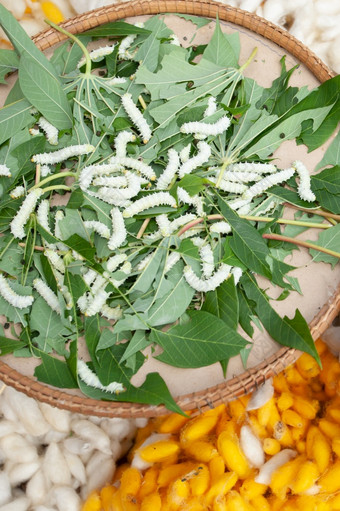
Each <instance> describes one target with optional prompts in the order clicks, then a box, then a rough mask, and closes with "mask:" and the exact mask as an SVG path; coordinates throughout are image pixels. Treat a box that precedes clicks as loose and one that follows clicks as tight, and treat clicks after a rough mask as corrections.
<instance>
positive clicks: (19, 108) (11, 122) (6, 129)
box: [0, 4, 33, 144]
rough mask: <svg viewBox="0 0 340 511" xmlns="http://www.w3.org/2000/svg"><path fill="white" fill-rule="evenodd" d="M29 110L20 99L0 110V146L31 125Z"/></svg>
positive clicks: (25, 102) (29, 106)
mask: <svg viewBox="0 0 340 511" xmlns="http://www.w3.org/2000/svg"><path fill="white" fill-rule="evenodd" d="M0 7H1V4H0ZM31 108H32V105H31V103H29V102H28V101H27V100H26V99H21V100H19V101H16V102H15V103H10V104H9V105H7V106H4V107H2V108H0V144H3V142H6V140H8V139H10V138H11V137H13V136H14V135H15V134H16V133H18V132H19V131H20V130H22V129H23V128H25V127H26V126H28V125H29V124H31V123H32V121H33V117H32V116H31V114H30V110H31Z"/></svg>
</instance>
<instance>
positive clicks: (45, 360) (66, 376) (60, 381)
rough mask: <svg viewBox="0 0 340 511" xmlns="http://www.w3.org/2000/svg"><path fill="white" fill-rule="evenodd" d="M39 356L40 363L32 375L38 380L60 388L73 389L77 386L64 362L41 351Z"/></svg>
mask: <svg viewBox="0 0 340 511" xmlns="http://www.w3.org/2000/svg"><path fill="white" fill-rule="evenodd" d="M40 356H41V361H42V363H41V364H40V365H39V366H38V367H36V368H35V370H34V376H36V377H37V378H38V380H39V381H41V382H43V383H47V384H48V385H53V387H59V388H60V389H75V388H77V387H78V385H77V382H76V380H75V379H74V377H73V374H72V372H71V371H70V369H69V367H68V365H67V364H66V363H65V362H62V361H61V360H58V359H57V358H55V357H52V356H51V355H47V354H46V353H43V352H41V353H40Z"/></svg>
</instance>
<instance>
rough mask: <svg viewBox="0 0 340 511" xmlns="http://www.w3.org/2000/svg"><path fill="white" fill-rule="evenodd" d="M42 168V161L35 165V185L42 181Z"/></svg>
mask: <svg viewBox="0 0 340 511" xmlns="http://www.w3.org/2000/svg"><path fill="white" fill-rule="evenodd" d="M40 170H41V165H40V163H37V166H36V167H35V185H38V184H39V182H40Z"/></svg>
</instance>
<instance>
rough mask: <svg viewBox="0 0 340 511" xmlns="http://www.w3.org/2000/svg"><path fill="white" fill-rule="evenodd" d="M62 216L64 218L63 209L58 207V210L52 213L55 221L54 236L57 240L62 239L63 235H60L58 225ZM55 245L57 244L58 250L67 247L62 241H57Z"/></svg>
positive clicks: (66, 248)
mask: <svg viewBox="0 0 340 511" xmlns="http://www.w3.org/2000/svg"><path fill="white" fill-rule="evenodd" d="M63 218H65V215H64V213H63V211H62V210H61V209H58V211H57V212H56V214H55V215H54V221H55V224H54V236H55V237H56V238H58V239H59V240H62V239H63V235H62V232H61V230H60V225H59V222H61V220H63ZM57 246H58V248H59V250H65V251H66V250H68V247H67V246H66V245H65V244H64V243H61V242H59V243H57Z"/></svg>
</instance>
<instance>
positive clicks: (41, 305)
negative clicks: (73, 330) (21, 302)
mask: <svg viewBox="0 0 340 511" xmlns="http://www.w3.org/2000/svg"><path fill="white" fill-rule="evenodd" d="M30 328H31V330H32V331H37V332H39V336H38V337H35V338H34V343H37V344H38V346H39V348H40V349H41V350H42V351H51V350H50V348H49V346H48V345H47V339H53V340H54V341H57V340H59V341H62V340H63V341H64V342H66V339H65V338H64V336H67V335H68V334H69V333H70V331H69V330H68V329H67V328H65V326H64V325H63V324H62V322H61V318H60V316H59V315H58V314H57V313H56V312H54V311H53V310H52V309H51V307H50V306H49V305H47V303H46V302H45V300H44V299H43V298H41V297H40V296H39V297H38V298H37V299H36V300H34V303H33V306H32V312H31V317H30Z"/></svg>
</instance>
